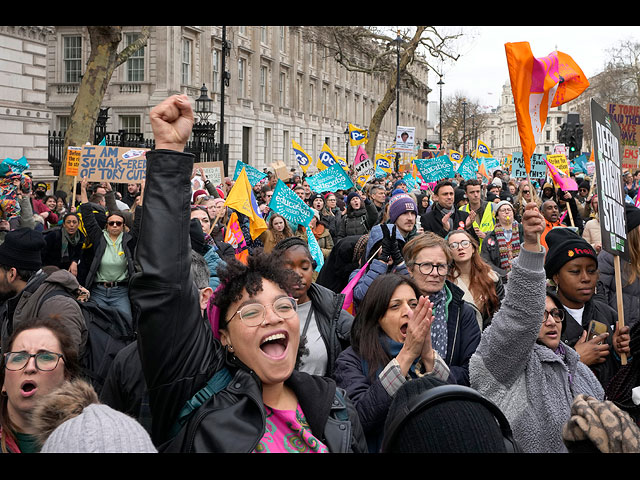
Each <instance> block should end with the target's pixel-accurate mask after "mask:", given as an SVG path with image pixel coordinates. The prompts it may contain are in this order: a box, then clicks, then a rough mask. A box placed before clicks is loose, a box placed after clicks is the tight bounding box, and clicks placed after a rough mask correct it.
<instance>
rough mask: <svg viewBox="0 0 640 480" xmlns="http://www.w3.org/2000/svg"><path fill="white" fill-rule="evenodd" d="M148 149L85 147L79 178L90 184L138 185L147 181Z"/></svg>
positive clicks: (102, 146)
mask: <svg viewBox="0 0 640 480" xmlns="http://www.w3.org/2000/svg"><path fill="white" fill-rule="evenodd" d="M148 151H149V149H148V148H131V147H110V146H106V145H84V146H83V147H82V153H81V155H80V165H79V166H78V177H80V178H86V179H87V180H89V181H90V182H111V183H134V182H135V183H138V182H140V181H142V180H144V179H145V174H146V170H147V157H146V153H147V152H148Z"/></svg>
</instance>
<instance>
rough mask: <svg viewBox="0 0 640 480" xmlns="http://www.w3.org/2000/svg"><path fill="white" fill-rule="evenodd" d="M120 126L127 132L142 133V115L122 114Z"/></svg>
mask: <svg viewBox="0 0 640 480" xmlns="http://www.w3.org/2000/svg"><path fill="white" fill-rule="evenodd" d="M120 127H121V128H122V129H123V130H125V131H126V132H127V133H140V132H141V127H140V116H139V115H122V116H120Z"/></svg>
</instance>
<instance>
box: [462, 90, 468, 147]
mask: <svg viewBox="0 0 640 480" xmlns="http://www.w3.org/2000/svg"><path fill="white" fill-rule="evenodd" d="M466 154H467V102H466V101H465V100H462V157H463V158H464V157H465V155H466Z"/></svg>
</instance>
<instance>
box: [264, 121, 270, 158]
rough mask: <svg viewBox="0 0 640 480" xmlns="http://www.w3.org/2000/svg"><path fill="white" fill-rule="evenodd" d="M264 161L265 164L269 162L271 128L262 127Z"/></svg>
mask: <svg viewBox="0 0 640 480" xmlns="http://www.w3.org/2000/svg"><path fill="white" fill-rule="evenodd" d="M263 153H264V156H263V158H264V161H265V163H266V164H267V165H269V164H270V163H271V129H270V128H265V129H264V152H263Z"/></svg>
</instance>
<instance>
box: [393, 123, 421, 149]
mask: <svg viewBox="0 0 640 480" xmlns="http://www.w3.org/2000/svg"><path fill="white" fill-rule="evenodd" d="M415 135H416V129H415V127H401V126H398V127H397V128H396V148H395V151H396V152H407V153H411V152H413V151H414V150H415V147H416V145H415Z"/></svg>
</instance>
